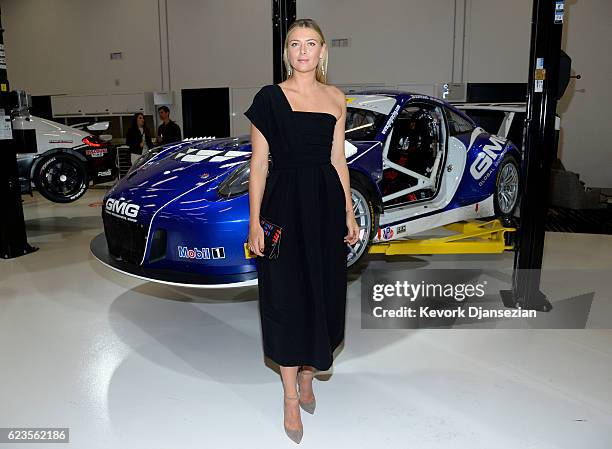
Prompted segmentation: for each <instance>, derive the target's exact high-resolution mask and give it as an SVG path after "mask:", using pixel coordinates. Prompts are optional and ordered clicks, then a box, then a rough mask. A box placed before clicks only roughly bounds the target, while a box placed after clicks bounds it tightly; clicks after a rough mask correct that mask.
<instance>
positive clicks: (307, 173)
mask: <svg viewBox="0 0 612 449" xmlns="http://www.w3.org/2000/svg"><path fill="white" fill-rule="evenodd" d="M327 56H328V55H327V44H326V43H325V38H324V37H323V33H322V32H321V30H320V28H319V26H318V25H317V24H316V23H315V22H314V21H313V20H311V19H301V20H297V21H295V22H294V23H293V24H292V25H291V26H290V28H289V30H288V32H287V38H286V40H285V44H284V53H283V59H284V63H285V67H286V69H287V73H288V78H287V79H286V80H285V81H284V82H282V83H280V84H271V85H267V86H264V87H262V88H261V89H260V90H259V92H257V94H256V95H255V98H254V99H253V104H252V105H251V107H250V108H249V109H248V110H247V111H246V112H245V115H246V116H247V117H248V118H249V120H251V122H252V126H251V145H252V156H251V162H250V178H249V202H250V220H249V237H248V246H249V249H250V250H251V251H252V252H253V253H255V254H257V255H258V256H259V257H257V259H256V263H257V271H258V286H259V287H258V288H259V309H260V316H261V326H262V338H263V347H264V354H265V355H266V356H267V357H268V358H270V359H271V360H273V361H274V362H275V363H277V364H278V365H279V366H280V372H281V379H282V383H283V390H284V426H285V432H286V433H287V435H288V436H289V437H290V438H291V439H292V440H293V441H295V442H296V443H299V442H300V440H301V438H302V434H303V426H302V421H301V417H300V406H301V407H302V408H303V409H304V410H305V411H307V412H309V413H313V412H314V408H315V397H314V393H313V390H312V379H313V376H314V371H315V370H322V371H325V370H328V369H329V368H330V367H331V364H332V354H333V352H334V350H335V349H336V348H337V347H338V346H339V344H340V343H341V342H342V340H343V339H344V323H345V307H346V283H347V279H346V251H347V248H346V245H347V244H350V245H354V244H355V243H356V242H357V239H358V234H359V226H358V225H357V222H356V221H355V215H354V212H353V207H352V200H351V194H350V185H349V172H348V167H347V164H346V158H345V156H344V131H345V129H344V127H345V121H346V97H345V96H344V93H343V92H342V91H341V90H339V89H338V88H336V87H334V86H330V85H327V83H326V73H327V69H326V68H327ZM269 153H270V154H271V155H272V166H271V168H270V173H269V176H267V173H268V154H269ZM266 176H267V179H266ZM260 217H264V218H266V219H267V220H268V221H271V222H272V223H274V224H277V225H279V226H281V227H282V235H281V243H280V246H279V248H280V251H279V254H278V258H276V259H269V258H266V257H265V256H264V255H263V253H262V251H263V249H264V234H263V230H262V227H261V225H260V221H259V219H260ZM298 373H299V375H298ZM296 383H297V385H296ZM298 391H299V396H298Z"/></svg>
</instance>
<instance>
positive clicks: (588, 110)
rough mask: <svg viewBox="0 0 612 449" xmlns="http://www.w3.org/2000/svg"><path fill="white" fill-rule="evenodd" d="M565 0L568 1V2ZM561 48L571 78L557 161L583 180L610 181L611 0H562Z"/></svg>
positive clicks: (563, 106)
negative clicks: (573, 76)
mask: <svg viewBox="0 0 612 449" xmlns="http://www.w3.org/2000/svg"><path fill="white" fill-rule="evenodd" d="M568 3H569V4H568ZM565 4H566V6H565V8H566V10H567V11H568V12H567V13H566V21H565V23H564V29H563V33H564V36H563V49H564V50H565V51H566V52H567V54H568V55H570V57H571V58H572V69H573V70H572V71H573V72H574V73H579V74H580V75H582V79H580V80H575V79H572V80H571V81H570V84H569V86H568V87H567V91H566V94H565V96H564V98H563V99H562V100H561V102H560V104H559V107H558V110H559V111H560V112H561V117H562V122H561V138H560V140H561V142H560V147H561V148H560V153H561V161H562V162H563V164H564V165H565V167H566V169H568V170H571V171H574V172H577V173H580V178H581V179H582V180H583V181H584V182H585V183H586V185H587V186H594V187H607V188H611V187H612V144H611V143H610V142H612V119H611V118H610V109H611V105H612V91H611V90H610V80H611V79H612V58H610V49H611V48H612V22H611V20H612V2H611V1H610V0H577V1H576V0H574V1H572V2H568V1H566V2H565Z"/></svg>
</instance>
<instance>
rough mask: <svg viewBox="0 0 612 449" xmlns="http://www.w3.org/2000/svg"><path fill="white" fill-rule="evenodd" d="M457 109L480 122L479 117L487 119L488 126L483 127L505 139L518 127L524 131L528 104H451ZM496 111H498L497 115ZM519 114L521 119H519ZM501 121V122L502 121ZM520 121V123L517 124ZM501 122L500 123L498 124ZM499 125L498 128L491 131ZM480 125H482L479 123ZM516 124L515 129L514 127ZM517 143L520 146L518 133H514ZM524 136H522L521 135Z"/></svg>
mask: <svg viewBox="0 0 612 449" xmlns="http://www.w3.org/2000/svg"><path fill="white" fill-rule="evenodd" d="M451 104H452V105H453V106H454V107H456V108H457V109H459V110H461V111H464V112H465V113H466V114H467V115H469V116H470V117H472V119H474V121H476V122H478V121H479V120H478V118H477V117H478V116H481V117H483V118H486V122H487V125H488V126H485V125H484V124H482V125H481V126H482V127H483V128H485V129H486V130H487V132H490V133H492V134H496V135H498V136H501V137H504V138H506V139H508V138H511V137H510V131H511V130H513V131H515V130H516V129H517V128H518V127H520V128H521V129H522V127H523V120H524V118H525V112H526V111H527V103H451ZM494 111H497V113H495V112H494ZM517 114H518V115H519V117H517ZM500 119H501V120H500ZM519 120H520V123H517V122H518V121H519ZM497 122H499V123H497ZM496 123H497V128H495V129H491V128H492V127H493V126H495V124H496ZM479 124H480V123H479ZM513 124H514V127H513V126H512V125H513ZM487 128H489V129H487ZM513 134H514V139H512V138H511V140H513V141H515V143H518V144H519V145H520V141H519V142H516V132H513ZM521 136H522V134H521Z"/></svg>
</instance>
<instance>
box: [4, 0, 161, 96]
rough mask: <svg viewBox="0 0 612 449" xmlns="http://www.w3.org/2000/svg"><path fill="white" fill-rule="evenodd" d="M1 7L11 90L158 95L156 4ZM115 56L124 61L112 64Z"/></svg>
mask: <svg viewBox="0 0 612 449" xmlns="http://www.w3.org/2000/svg"><path fill="white" fill-rule="evenodd" d="M0 6H1V7H2V24H3V25H4V28H5V30H6V31H5V32H4V42H5V44H6V58H7V65H8V75H9V81H10V83H11V88H13V89H25V90H27V91H29V92H30V93H31V94H33V95H51V94H62V93H70V94H76V93H107V92H133V91H152V90H158V89H159V87H160V77H161V74H160V73H161V67H160V52H159V25H158V23H159V20H158V16H157V1H156V0H129V1H121V0H106V1H93V0H2V1H0ZM117 51H121V52H123V59H122V60H118V61H117V60H116V61H111V60H110V53H111V52H117ZM115 80H119V86H117V85H115Z"/></svg>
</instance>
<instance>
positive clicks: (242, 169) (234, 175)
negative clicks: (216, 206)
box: [217, 161, 251, 198]
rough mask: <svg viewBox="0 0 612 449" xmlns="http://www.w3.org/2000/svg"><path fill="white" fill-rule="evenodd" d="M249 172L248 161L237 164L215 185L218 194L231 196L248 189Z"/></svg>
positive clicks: (226, 196)
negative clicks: (235, 167)
mask: <svg viewBox="0 0 612 449" xmlns="http://www.w3.org/2000/svg"><path fill="white" fill-rule="evenodd" d="M250 173H251V164H250V161H246V162H245V163H243V164H241V165H239V166H238V168H237V169H235V170H234V171H233V172H231V173H230V174H229V175H228V176H227V178H225V179H224V180H223V181H221V183H220V184H219V187H217V193H218V194H219V196H222V197H225V198H231V197H234V196H238V195H242V194H243V193H245V192H247V191H248V190H249V175H250Z"/></svg>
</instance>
